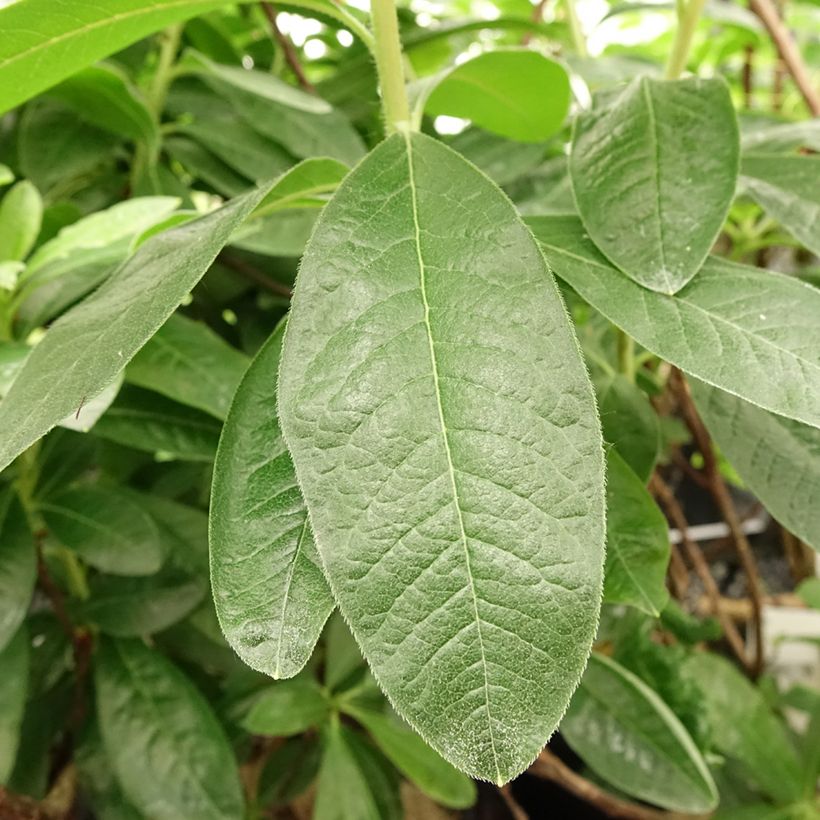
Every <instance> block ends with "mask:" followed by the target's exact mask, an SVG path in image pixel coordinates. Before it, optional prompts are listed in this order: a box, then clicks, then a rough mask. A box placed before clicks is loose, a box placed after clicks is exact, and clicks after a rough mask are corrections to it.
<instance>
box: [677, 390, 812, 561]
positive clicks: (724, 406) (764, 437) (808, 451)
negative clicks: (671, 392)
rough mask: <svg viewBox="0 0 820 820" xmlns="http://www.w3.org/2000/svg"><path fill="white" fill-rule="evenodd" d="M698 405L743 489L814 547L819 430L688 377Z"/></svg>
mask: <svg viewBox="0 0 820 820" xmlns="http://www.w3.org/2000/svg"><path fill="white" fill-rule="evenodd" d="M691 386H692V393H693V395H694V397H695V400H696V402H697V405H698V410H699V411H700V413H701V415H702V416H703V420H704V421H705V422H706V426H707V427H708V428H709V432H710V433H711V434H712V435H713V436H714V438H715V441H717V443H718V446H719V447H720V449H721V452H722V453H723V455H724V456H726V458H727V459H728V460H729V462H730V463H731V465H732V467H734V468H735V469H736V470H737V472H738V475H739V476H740V477H741V478H742V479H743V481H744V483H745V484H746V485H747V486H748V487H749V489H750V490H751V491H752V492H753V493H754V494H755V495H756V496H757V497H758V498H759V499H760V500H761V501H762V502H763V504H765V505H766V509H767V510H769V512H771V514H772V515H774V516H775V518H777V519H778V520H779V521H780V522H781V523H782V524H783V525H784V526H786V527H788V528H789V529H790V530H791V531H792V532H793V533H794V534H795V535H796V536H798V537H799V538H802V539H803V540H804V541H806V542H807V543H809V544H811V545H812V546H813V547H814V548H815V549H817V550H820V504H818V503H817V500H818V499H820V430H818V429H817V428H816V427H810V426H809V425H808V424H801V423H800V422H798V421H793V420H792V419H787V418H783V416H777V415H774V414H773V413H769V412H767V411H766V410H761V409H760V408H759V407H755V406H754V405H753V404H749V402H747V401H743V399H739V398H737V397H736V396H732V395H730V394H729V393H725V392H724V391H723V390H718V389H717V388H714V387H710V386H709V385H708V384H704V383H703V382H701V381H698V380H697V379H692V380H691Z"/></svg>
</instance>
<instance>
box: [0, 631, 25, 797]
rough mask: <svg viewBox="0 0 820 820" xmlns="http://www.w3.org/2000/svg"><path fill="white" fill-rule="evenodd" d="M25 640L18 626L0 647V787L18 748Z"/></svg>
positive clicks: (23, 681)
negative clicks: (8, 639) (7, 640)
mask: <svg viewBox="0 0 820 820" xmlns="http://www.w3.org/2000/svg"><path fill="white" fill-rule="evenodd" d="M28 641H29V638H28V632H27V630H26V628H25V627H21V628H20V629H18V630H17V632H16V633H15V634H14V635H13V637H12V639H11V640H10V641H9V642H8V643H7V644H6V645H5V646H0V669H2V670H3V673H2V674H0V786H4V785H5V784H6V783H8V780H9V777H10V776H11V773H12V771H13V769H14V761H15V759H16V757H17V748H18V746H19V745H20V728H21V725H22V723H23V713H24V711H25V707H26V697H27V695H28V667H29V651H28Z"/></svg>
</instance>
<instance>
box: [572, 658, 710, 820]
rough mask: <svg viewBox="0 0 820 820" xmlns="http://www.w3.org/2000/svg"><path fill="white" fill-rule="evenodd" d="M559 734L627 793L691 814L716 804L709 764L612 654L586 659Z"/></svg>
mask: <svg viewBox="0 0 820 820" xmlns="http://www.w3.org/2000/svg"><path fill="white" fill-rule="evenodd" d="M561 735H562V736H563V737H564V738H566V740H567V742H568V743H569V744H570V746H572V748H573V749H574V750H575V751H576V752H577V753H578V754H579V755H581V757H582V758H583V760H584V762H585V763H586V764H587V765H588V766H589V767H590V768H591V769H592V770H593V771H594V772H595V773H596V774H598V775H600V776H601V777H603V778H604V779H605V780H607V781H609V782H610V783H611V784H612V785H613V786H616V787H617V788H619V789H621V790H622V791H625V792H626V793H627V794H631V795H632V796H634V797H638V798H640V799H641V800H646V801H647V802H649V803H654V804H655V805H658V806H663V807H664V808H667V809H673V810H675V811H681V812H691V813H693V814H695V813H698V814H699V813H702V812H707V811H709V810H710V809H713V808H714V807H715V806H716V805H717V802H718V796H717V790H716V788H715V784H714V781H713V780H712V776H711V775H710V774H709V769H708V768H707V766H706V763H705V762H704V760H703V757H702V756H701V754H700V752H699V751H698V748H697V746H695V743H694V741H693V740H692V738H691V737H690V736H689V733H688V732H687V731H686V729H685V728H684V727H683V725H682V724H681V722H680V721H679V720H678V718H677V717H676V716H675V714H674V712H672V710H671V709H670V708H669V707H668V706H667V705H666V704H665V703H664V702H663V701H662V700H661V699H660V697H658V695H657V694H656V693H655V692H654V691H653V690H652V689H650V688H649V687H648V686H647V685H646V684H645V683H644V682H643V681H642V680H641V679H640V678H638V677H636V676H635V675H633V674H632V673H631V672H630V671H628V670H627V669H624V667H623V666H621V665H620V664H618V663H616V662H615V661H613V660H611V659H609V658H606V657H604V656H602V655H597V654H596V655H593V656H592V657H591V658H590V659H589V665H588V666H587V670H586V672H585V673H584V677H583V678H582V679H581V685H580V686H579V687H578V691H577V692H576V693H575V696H574V697H573V698H572V702H571V703H570V706H569V710H568V711H567V714H566V715H565V716H564V719H563V720H562V721H561Z"/></svg>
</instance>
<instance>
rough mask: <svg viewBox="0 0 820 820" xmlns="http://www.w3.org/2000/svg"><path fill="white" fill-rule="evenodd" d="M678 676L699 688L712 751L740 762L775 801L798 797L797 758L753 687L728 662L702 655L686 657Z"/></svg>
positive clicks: (785, 801)
mask: <svg viewBox="0 0 820 820" xmlns="http://www.w3.org/2000/svg"><path fill="white" fill-rule="evenodd" d="M681 674H682V676H683V678H684V680H686V679H689V680H692V681H694V682H695V683H696V684H697V685H698V686H699V687H700V690H701V692H702V694H703V709H704V711H705V713H706V717H707V719H708V721H709V722H710V724H711V727H712V733H711V737H712V742H713V744H714V746H715V748H716V749H717V750H718V751H719V752H720V753H721V754H724V755H725V756H726V757H728V758H731V759H732V760H735V761H737V762H738V763H740V764H741V766H742V767H743V769H744V770H745V772H746V774H747V775H749V776H750V777H751V778H752V780H753V783H754V784H755V786H757V787H758V788H760V789H762V790H763V791H764V792H766V793H767V794H769V795H770V796H771V797H773V798H774V799H775V800H778V801H779V802H782V803H789V802H791V801H793V800H796V799H799V798H800V795H801V792H802V783H801V771H800V762H799V761H798V758H797V754H796V752H795V749H794V747H793V746H792V744H791V742H790V741H789V737H788V735H787V733H786V729H785V727H784V725H783V724H782V723H781V722H780V721H779V720H778V719H777V717H776V716H775V715H774V713H773V712H772V711H771V709H770V708H769V705H768V704H767V703H766V700H765V699H764V697H763V695H762V694H761V692H760V691H759V690H758V689H756V688H755V686H754V684H752V683H750V682H749V680H747V678H745V677H744V676H743V674H742V673H741V672H740V671H738V670H737V669H736V668H735V667H734V666H733V665H732V664H731V663H729V661H727V660H725V659H724V658H721V657H718V656H717V655H714V654H712V653H705V652H698V653H696V654H694V655H692V657H691V658H689V660H688V661H687V662H686V664H685V665H684V666H683V668H682V670H681Z"/></svg>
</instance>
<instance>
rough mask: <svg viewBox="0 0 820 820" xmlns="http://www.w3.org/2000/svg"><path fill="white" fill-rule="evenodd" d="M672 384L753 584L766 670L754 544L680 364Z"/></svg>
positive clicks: (758, 655) (759, 652) (758, 657)
mask: <svg viewBox="0 0 820 820" xmlns="http://www.w3.org/2000/svg"><path fill="white" fill-rule="evenodd" d="M670 382H671V387H672V389H673V391H674V392H675V396H676V398H677V399H678V403H679V405H680V410H681V413H682V415H683V418H684V421H685V422H686V424H687V426H688V427H689V429H690V430H691V432H692V435H693V436H694V439H695V443H696V444H697V447H698V450H700V453H701V455H702V456H703V473H704V475H705V476H706V479H707V481H708V482H709V492H710V493H711V495H712V498H713V499H714V501H715V504H716V505H717V507H718V509H719V510H720V514H721V515H722V516H723V520H724V521H725V522H726V523H727V524H728V525H729V531H730V532H731V535H732V541H733V542H734V545H735V549H736V550H737V554H738V557H739V558H740V563H741V565H742V566H743V571H744V572H745V573H746V583H747V585H748V587H749V597H750V598H751V600H752V607H753V609H754V618H753V620H752V623H753V628H754V644H755V645H754V660H753V662H752V665H751V670H750V671H751V673H752V675H754V676H755V677H756V676H757V675H759V674H760V672H761V671H762V670H763V623H762V622H763V589H762V583H761V580H760V573H759V571H758V569H757V562H756V561H755V557H754V553H753V552H752V547H751V545H750V544H749V539H748V538H746V533H745V532H743V525H742V523H741V521H740V517H739V516H738V514H737V510H736V509H735V505H734V502H733V501H732V497H731V495H729V489H728V488H727V486H726V482H725V481H724V480H723V476H722V475H721V474H720V468H719V467H718V462H717V458H716V457H715V451H714V448H713V447H712V440H711V438H710V436H709V432H708V431H707V430H706V427H705V426H704V424H703V422H702V421H701V418H700V416H699V415H698V411H697V408H696V407H695V403H694V401H693V400H692V394H691V392H690V391H689V385H688V384H687V382H686V379H685V378H684V375H683V373H681V372H680V370H678V369H677V368H675V369H674V370H673V371H672V378H671V379H670Z"/></svg>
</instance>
